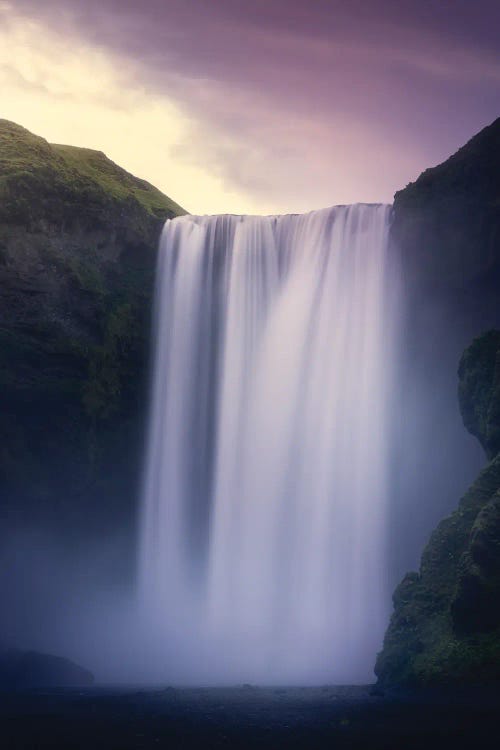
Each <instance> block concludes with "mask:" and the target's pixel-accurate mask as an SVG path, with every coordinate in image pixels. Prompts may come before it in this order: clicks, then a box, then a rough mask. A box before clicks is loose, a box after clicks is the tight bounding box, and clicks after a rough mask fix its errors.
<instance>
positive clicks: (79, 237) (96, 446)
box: [0, 120, 185, 537]
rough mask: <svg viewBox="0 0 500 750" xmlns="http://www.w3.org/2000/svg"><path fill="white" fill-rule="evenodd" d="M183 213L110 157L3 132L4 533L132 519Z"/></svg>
mask: <svg viewBox="0 0 500 750" xmlns="http://www.w3.org/2000/svg"><path fill="white" fill-rule="evenodd" d="M182 213H185V212H184V211H183V210H182V209H181V208H180V207H179V206H178V205H177V204H175V203H174V202H173V201H172V200H170V199H169V198H167V197H166V196H164V195H162V193H160V192H159V191H158V190H156V189H155V188H153V187H152V186H151V185H148V183H146V182H144V181H143V180H139V179H137V178H135V177H133V176H132V175H130V174H129V173H127V172H126V171H125V170H123V169H121V168H120V167H118V166H117V165H115V164H113V162H111V161H110V160H109V159H107V158H106V157H105V156H104V154H101V153H99V152H95V151H91V150H89V149H80V148H73V147H70V146H53V145H51V144H49V143H47V142H46V141H45V140H44V139H42V138H39V137H38V136H35V135H33V134H31V133H29V132H28V131H27V130H25V129H24V128H22V127H20V126H18V125H16V124H14V123H11V122H8V121H5V120H0V289H1V295H0V436H1V441H0V443H1V444H0V496H1V498H2V504H1V506H0V513H1V514H2V517H3V519H4V521H9V520H10V521H11V522H14V523H15V522H20V523H23V524H24V523H26V521H27V520H30V521H31V522H33V523H39V522H40V519H42V520H43V521H45V522H48V523H49V524H52V523H53V521H54V519H58V520H60V521H61V522H62V523H64V524H65V525H66V530H67V529H68V528H71V526H74V528H75V529H77V528H78V527H79V528H80V529H81V526H82V525H85V524H87V525H92V524H94V525H95V527H96V528H98V527H99V526H100V527H101V528H102V529H103V530H104V531H105V529H106V521H107V522H108V523H109V524H115V525H116V524H117V523H118V521H119V519H120V518H122V519H123V517H124V514H125V515H126V514H127V513H128V514H129V516H130V514H131V513H133V512H134V510H133V509H134V501H135V497H134V495H135V492H136V488H137V482H138V476H139V466H140V461H141V458H142V450H141V444H140V439H141V429H142V428H141V419H142V416H141V415H142V414H143V412H144V403H145V389H144V383H145V375H146V367H147V362H148V339H149V324H150V310H151V302H152V290H153V282H154V268H155V262H156V247H157V243H158V237H159V234H160V231H161V227H162V224H163V222H164V220H165V219H167V218H171V217H173V216H176V215H179V214H182ZM104 517H105V520H104V521H103V518H104ZM69 537H71V534H69Z"/></svg>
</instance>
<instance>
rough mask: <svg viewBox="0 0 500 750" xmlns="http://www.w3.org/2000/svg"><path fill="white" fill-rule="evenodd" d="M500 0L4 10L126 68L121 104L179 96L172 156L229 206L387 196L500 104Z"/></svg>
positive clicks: (161, 3)
mask: <svg viewBox="0 0 500 750" xmlns="http://www.w3.org/2000/svg"><path fill="white" fill-rule="evenodd" d="M4 5H5V3H4ZM445 6H446V7H445ZM498 7H499V6H498V5H497V4H495V3H493V2H488V1H487V0H478V2H477V3H474V9H473V10H472V9H471V4H470V3H466V2H462V1H461V0H456V2H455V3H454V12H453V13H450V12H449V8H448V4H444V3H443V4H439V3H438V4H436V3H430V2H425V1H423V2H418V3H417V2H412V1H411V0H400V1H399V2H397V3H396V2H393V0H387V1H386V2H380V1H377V2H363V0H351V2H350V3H345V2H340V1H338V0H328V1H327V0H311V1H310V2H309V3H308V4H307V5H306V4H304V3H302V2H300V3H299V2H298V1H296V0H286V2H285V0H266V2H264V0H254V2H252V3H246V2H239V0H217V1H216V2H215V1H214V2H207V1H206V0H168V1H165V0H143V2H141V3H137V2H131V1H130V0H123V1H121V2H118V0H99V2H97V0H86V1H85V2H83V0H80V1H79V0H66V1H65V2H62V0H46V2H44V3H43V4H40V3H37V4H35V3H34V2H33V1H32V0H18V2H16V3H11V4H10V7H9V9H8V10H5V11H4V14H5V15H6V16H8V17H9V18H10V19H12V18H17V19H18V22H21V21H20V19H22V23H30V22H31V23H32V19H34V18H36V19H38V23H39V24H42V25H43V28H45V31H42V32H41V33H42V36H43V35H46V36H47V38H50V39H51V44H52V43H53V41H54V40H59V43H60V44H62V45H63V46H64V47H65V50H66V51H65V52H64V53H63V57H62V58H59V59H65V57H64V56H65V55H69V56H70V57H71V48H72V46H73V45H74V44H75V43H76V44H77V46H78V45H79V46H81V45H82V44H83V45H85V48H86V55H87V57H89V56H90V57H91V56H92V54H98V55H101V57H102V59H103V60H105V61H106V64H107V65H108V66H110V67H113V69H114V70H115V76H116V83H115V85H114V86H111V87H110V86H106V87H101V88H102V91H101V94H100V95H101V96H103V97H104V96H107V95H109V96H110V102H109V105H110V106H111V104H112V102H111V99H113V98H115V106H116V107H118V108H119V106H120V101H125V103H126V104H125V106H126V107H132V106H138V105H132V104H130V103H129V100H130V98H131V97H132V98H133V97H134V96H135V97H137V96H138V92H140V93H141V94H142V96H143V97H144V101H146V100H147V101H148V102H150V103H151V102H153V101H154V102H155V103H156V106H158V107H160V106H161V105H162V103H164V104H165V106H167V105H168V107H170V108H172V107H173V108H174V109H176V112H177V120H178V121H182V127H179V128H178V129H177V131H176V135H175V138H170V140H169V158H171V159H172V160H174V161H175V163H176V165H184V166H185V168H186V170H187V171H189V170H195V171H196V170H197V171H198V173H199V174H203V175H205V179H208V177H209V176H210V177H211V179H213V180H215V181H216V182H217V184H218V186H219V190H222V192H223V193H224V195H226V196H227V198H228V202H227V204H225V205H227V210H232V208H233V206H234V205H235V202H236V204H237V205H238V206H241V207H242V208H241V210H264V211H266V212H272V211H278V210H279V211H282V210H293V211H294V210H307V209H309V208H313V207H316V206H318V205H325V204H329V203H334V202H351V201H355V200H368V201H375V200H390V199H391V197H392V194H393V192H394V191H395V190H396V189H398V188H399V187H401V186H402V185H404V184H406V182H408V181H409V179H412V178H414V177H415V176H416V175H417V174H418V173H419V172H420V171H421V170H422V169H423V168H425V167H426V166H429V165H430V164H432V163H436V162H437V161H439V160H441V159H443V158H445V157H446V156H447V155H448V154H449V153H451V152H452V151H454V150H455V149H456V148H457V147H458V146H459V145H461V143H463V142H464V141H465V140H466V139H467V138H468V137H470V136H471V135H472V134H473V133H474V132H475V131H476V130H478V129H479V128H480V127H482V126H484V125H485V124H487V123H488V122H489V121H491V120H492V119H494V117H495V116H497V115H498V111H497V108H498V100H499V94H500V70H499V65H498V61H499V59H500V56H499V51H500V47H499V44H500V43H499V40H498V38H497V36H496V34H495V33H493V31H492V27H494V25H495V24H494V22H495V19H498V20H499V21H500V18H498V17H499V16H500V11H499V10H498ZM30 19H31V20H30ZM40 28H42V27H40ZM75 40H76V42H75ZM88 77H89V78H92V79H93V80H95V75H94V74H93V73H92V72H91V71H90V72H89V74H88ZM118 79H119V82H118ZM86 85H87V84H86V83H85V81H84V80H80V79H78V84H77V87H83V89H85V86H86ZM106 91H109V92H111V93H110V94H106ZM88 93H89V92H88ZM94 96H97V94H96V92H94ZM156 116H157V115H156ZM174 119H175V118H174ZM148 122H149V128H148V126H147V125H146V124H145V125H144V127H145V132H147V131H148V129H151V128H153V129H156V125H154V124H153V123H152V121H151V119H150V120H149V121H148ZM145 166H146V164H145ZM148 170H149V167H148ZM150 179H152V177H151V176H150ZM193 189H194V188H193ZM174 193H175V190H174ZM229 194H232V195H233V197H235V196H238V197H237V200H236V201H234V200H230V199H229ZM173 197H174V198H176V199H177V200H179V201H180V198H179V196H178V194H174V195H173ZM181 202H182V201H181ZM195 203H196V204H198V201H195ZM200 205H202V206H203V205H207V206H210V208H208V210H210V209H211V207H212V205H213V202H212V204H211V205H210V201H208V200H207V201H206V202H204V201H203V199H201V201H200Z"/></svg>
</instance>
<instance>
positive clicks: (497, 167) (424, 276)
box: [392, 118, 500, 304]
mask: <svg viewBox="0 0 500 750" xmlns="http://www.w3.org/2000/svg"><path fill="white" fill-rule="evenodd" d="M392 234H393V237H394V240H395V241H396V243H397V245H398V246H399V247H400V248H401V250H402V255H403V264H404V270H405V275H406V277H407V278H408V279H411V281H412V282H413V283H414V284H415V285H417V286H419V287H425V288H427V289H435V290H440V291H441V293H446V294H450V292H455V293H456V292H460V291H462V292H463V293H464V294H465V295H466V297H470V296H471V295H472V296H473V295H474V291H475V289H477V288H478V287H481V288H482V290H483V293H486V292H488V293H491V294H492V295H493V294H494V293H495V291H496V290H497V289H498V283H499V281H500V253H499V250H498V247H499V244H500V118H498V119H497V120H495V122H493V123H492V124H491V125H490V126H489V127H487V128H484V130H482V131H481V132H480V133H478V134H477V135H476V136H474V138H472V139H471V140H470V141H469V142H468V143H467V144H466V145H465V146H463V147H462V148H461V149H459V151H457V153H456V154H454V155H453V156H451V157H450V158H449V159H448V160H447V161H445V162H444V163H443V164H440V165H439V166H437V167H433V168H431V169H427V170H426V171H425V172H423V173H422V174H421V175H420V177H419V178H418V179H417V180H416V181H415V182H413V183H411V184H410V185H408V186H407V187H406V188H405V189H404V190H400V191H399V192H397V193H396V195H395V196H394V223H393V226H392ZM483 302H484V301H483ZM491 302H492V304H493V303H494V300H491ZM497 304H498V303H497Z"/></svg>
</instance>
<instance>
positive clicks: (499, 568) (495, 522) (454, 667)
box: [375, 331, 500, 684]
mask: <svg viewBox="0 0 500 750" xmlns="http://www.w3.org/2000/svg"><path fill="white" fill-rule="evenodd" d="M499 378H500V331H490V332H488V333H486V334H484V335H483V336H481V337H480V338H478V339H476V340H475V341H474V342H473V343H472V345H471V346H470V347H469V348H468V349H467V350H466V351H465V353H464V355H463V357H462V359H461V361H460V366H459V379H460V384H459V394H460V406H461V411H462V415H463V418H464V422H465V425H466V427H467V428H468V429H469V430H470V431H471V432H472V433H473V434H474V435H476V436H477V437H478V439H479V440H480V442H481V444H482V445H483V446H484V448H485V450H486V451H487V453H488V455H489V458H490V459H491V460H490V463H489V464H488V465H487V466H486V468H485V469H484V470H483V471H482V472H481V473H480V475H479V477H478V478H477V480H476V481H475V482H474V483H473V485H472V486H471V488H470V489H469V490H468V491H467V493H466V494H465V495H464V497H463V498H462V500H461V501H460V504H459V507H458V509H457V510H456V511H455V512H454V513H452V514H451V516H449V517H448V518H446V519H444V520H443V521H442V522H441V523H440V524H439V526H438V527H437V529H436V530H435V531H434V533H433V534H432V536H431V539H430V541H429V543H428V545H427V547H426V548H425V550H424V553H423V555H422V561H421V566H420V570H419V572H418V573H409V574H407V575H406V576H405V578H404V579H403V581H402V582H401V583H400V585H399V586H398V588H397V589H396V591H395V593H394V597H393V600H394V614H393V616H392V619H391V622H390V625H389V628H388V631H387V633H386V637H385V641H384V647H383V650H382V652H381V653H380V654H379V656H378V660H377V665H376V670H375V671H376V674H377V676H378V678H379V681H380V683H382V684H431V683H445V682H484V681H494V680H498V679H499V678H500V444H499V442H498V431H499V430H500V389H499Z"/></svg>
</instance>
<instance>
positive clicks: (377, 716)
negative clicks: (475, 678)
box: [0, 686, 500, 750]
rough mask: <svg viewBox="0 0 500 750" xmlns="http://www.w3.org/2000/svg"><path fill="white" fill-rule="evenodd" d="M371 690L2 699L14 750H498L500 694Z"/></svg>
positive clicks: (82, 693) (113, 692)
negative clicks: (378, 694) (495, 749)
mask: <svg viewBox="0 0 500 750" xmlns="http://www.w3.org/2000/svg"><path fill="white" fill-rule="evenodd" d="M369 692H370V691H369V688H368V687H342V688H337V687H330V686H325V687H321V688H279V689H273V688H258V687H256V688H254V689H252V690H249V689H248V688H225V689H224V688H213V689H209V688H205V689H202V688H200V689H195V688H191V689H172V688H170V689H166V690H156V691H151V690H150V691H145V690H141V691H138V690H137V689H136V690H131V689H128V690H119V689H90V690H85V689H83V690H82V689H80V690H78V691H69V690H64V691H48V690H44V691H43V693H36V692H32V693H17V694H13V695H11V696H7V695H4V696H3V700H2V702H1V703H0V742H1V743H2V746H3V747H5V748H9V750H35V748H36V749H37V750H39V749H40V748H51V749H54V750H58V749H59V748H61V750H62V749H63V748H64V750H67V748H72V749H73V748H74V749H75V750H76V749H78V750H80V749H81V750H83V749H84V748H85V750H87V749H88V750H90V749H92V750H135V749H136V748H137V750H139V748H142V749H147V748H169V750H171V749H172V750H177V748H179V749H181V748H182V750H185V748H206V749H207V750H208V749H209V748H227V749H228V750H237V749H238V748H259V750H261V748H272V749H273V750H276V749H277V748H303V750H312V749H313V748H325V749H326V748H328V750H332V749H334V750H338V749H339V748H349V749H350V750H356V749H358V748H359V750H361V749H363V750H364V749H365V748H366V750H416V749H417V748H422V749H423V750H430V749H431V748H440V750H444V748H454V750H456V749H457V748H471V747H479V746H480V747H485V748H486V747H492V748H493V747H496V746H497V740H498V710H499V707H500V689H498V688H495V689H493V688H491V689H489V690H488V691H484V690H483V691H477V690H476V691H471V690H469V691H458V690H455V691H452V692H445V691H419V692H412V693H410V692H406V693H402V692H399V693H390V694H387V693H386V694H385V695H384V696H383V697H376V696H370V694H369Z"/></svg>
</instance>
